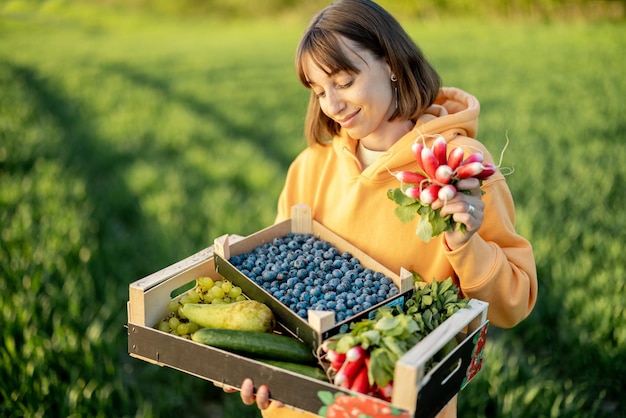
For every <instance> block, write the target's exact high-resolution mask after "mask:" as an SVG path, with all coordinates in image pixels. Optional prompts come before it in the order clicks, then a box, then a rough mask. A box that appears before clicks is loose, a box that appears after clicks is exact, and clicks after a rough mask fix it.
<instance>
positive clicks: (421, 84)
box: [241, 0, 537, 417]
mask: <svg viewBox="0 0 626 418" xmlns="http://www.w3.org/2000/svg"><path fill="white" fill-rule="evenodd" d="M296 68H297V73H298V76H299V78H300V80H301V82H302V83H303V84H304V85H305V87H307V88H309V89H310V90H311V98H310V102H309V108H308V113H307V117H306V135H307V140H308V144H309V146H308V147H307V148H306V149H305V150H304V151H303V152H302V153H301V154H300V155H299V156H298V157H297V158H296V159H295V161H294V162H293V164H292V165H291V167H290V169H289V172H288V175H287V179H286V183H285V186H284V189H283V191H282V194H281V196H280V199H279V202H278V216H277V221H282V220H284V219H287V218H289V216H290V208H291V207H292V206H293V205H295V204H298V203H301V202H304V203H306V204H307V205H308V206H310V207H311V208H312V212H313V217H314V218H315V219H316V220H317V221H319V222H321V223H322V224H323V225H325V226H326V227H327V228H329V229H331V230H333V231H334V232H336V233H338V234H339V235H341V236H342V237H343V238H344V239H346V240H347V241H349V242H351V243H352V244H353V245H355V246H356V247H358V248H360V249H361V250H363V251H365V253H367V254H369V255H370V256H371V257H372V258H374V259H375V260H377V261H379V262H381V263H382V264H384V265H386V266H387V267H389V268H390V269H391V270H392V271H400V268H401V267H404V268H406V269H408V270H413V271H416V272H417V273H419V274H420V275H421V276H422V277H423V278H424V279H425V280H427V281H430V280H445V279H446V278H448V277H451V276H452V277H454V279H455V280H456V281H457V283H458V284H459V286H460V288H461V290H462V292H463V293H464V295H465V296H467V297H469V298H477V299H480V300H483V301H486V302H489V314H488V315H489V319H490V321H491V324H493V325H495V326H498V327H512V326H514V325H516V324H518V323H519V322H520V321H522V320H523V319H524V318H525V317H526V316H527V315H528V314H529V313H530V311H531V310H532V308H533V306H534V304H535V300H536V296H537V278H536V267H535V261H534V257H533V252H532V247H531V245H530V243H529V242H528V241H527V240H526V239H524V238H523V237H521V236H519V235H518V234H517V233H516V232H515V227H514V212H515V209H514V204H513V200H512V197H511V194H510V192H509V189H508V186H507V184H506V182H505V179H504V177H503V176H502V174H501V173H500V172H496V174H495V175H493V176H492V177H490V178H489V180H487V181H485V182H484V183H483V184H482V186H481V185H480V184H479V182H478V180H474V179H471V180H466V181H463V182H462V183H461V184H460V185H459V187H460V188H463V189H465V190H467V191H468V192H469V193H467V194H465V193H458V194H457V195H456V197H454V198H453V199H451V200H448V201H447V202H445V204H444V202H441V201H437V202H435V203H434V204H433V207H435V208H438V207H441V214H442V215H443V216H445V215H448V214H451V215H452V216H453V218H454V220H455V221H457V222H459V223H463V224H464V225H465V229H466V231H465V232H461V231H454V232H444V233H443V234H441V235H439V236H438V237H436V238H434V239H432V240H430V241H429V242H428V243H426V242H424V241H422V240H421V239H420V238H419V237H418V236H416V234H415V225H413V226H411V225H407V224H403V223H402V222H400V221H399V220H398V219H397V218H396V217H395V216H394V215H393V213H394V209H395V203H394V202H393V201H391V200H389V199H388V198H387V197H386V192H387V190H388V189H393V188H396V187H398V181H397V180H396V179H395V178H394V177H393V176H392V174H391V173H393V172H397V171H400V170H413V171H415V170H416V169H417V165H416V161H415V158H414V157H413V154H412V152H411V146H412V144H413V143H414V142H415V141H416V139H418V138H421V139H423V140H425V141H426V145H430V142H432V138H433V136H434V135H442V136H444V137H445V138H446V140H447V143H448V149H451V148H452V147H455V146H461V147H463V148H464V149H466V150H467V151H468V152H476V151H480V152H482V153H483V154H484V156H485V160H486V161H488V162H493V159H492V157H491V155H490V154H489V152H488V151H487V150H486V149H485V147H484V146H483V145H482V144H481V143H480V142H478V141H477V140H476V139H475V136H476V133H477V126H478V120H477V118H478V114H479V103H478V101H477V100H476V98H474V97H473V96H471V95H470V94H468V93H466V92H463V91H461V90H459V89H455V88H442V87H441V81H440V78H439V76H438V74H437V73H436V71H435V70H434V69H433V68H432V67H431V66H430V64H429V63H428V62H427V61H426V60H425V59H424V56H423V55H422V53H421V51H420V50H419V48H418V47H417V46H416V45H415V44H414V43H413V41H412V40H411V38H410V37H409V36H408V35H407V34H406V32H405V31H404V30H403V29H402V28H401V26H400V25H399V23H398V22H397V21H396V20H395V19H394V18H393V17H392V16H391V15H390V14H388V13H387V12H386V11H385V10H384V9H382V8H381V7H380V6H378V5H377V4H375V3H373V2H371V1H368V0H340V1H337V2H336V3H334V4H331V5H330V6H328V7H327V8H326V9H324V10H322V11H321V12H320V13H319V14H318V15H317V16H316V17H315V18H314V19H313V20H312V22H311V24H310V26H309V28H308V29H307V31H306V32H305V34H304V36H303V38H302V40H301V42H300V45H299V47H298V50H297V55H296ZM258 383H259V384H261V385H259V388H258V391H257V393H256V396H255V395H254V393H253V386H254V383H253V382H252V381H251V380H250V379H246V381H244V383H243V386H242V390H241V397H242V400H243V402H244V403H246V404H253V403H255V402H256V403H257V405H258V406H259V408H261V409H262V410H263V415H264V416H265V417H278V416H280V417H291V416H305V415H308V414H305V415H301V414H302V413H301V412H294V411H292V410H289V409H287V408H280V406H281V405H280V403H279V402H271V403H270V402H269V397H268V395H269V389H268V388H267V386H265V385H262V383H263V382H258ZM440 416H446V417H449V416H456V398H454V399H453V400H452V401H451V402H450V404H448V406H447V407H446V408H444V410H443V411H442V412H441V413H440Z"/></svg>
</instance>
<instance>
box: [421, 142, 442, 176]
mask: <svg viewBox="0 0 626 418" xmlns="http://www.w3.org/2000/svg"><path fill="white" fill-rule="evenodd" d="M421 157H422V165H423V166H424V171H425V172H426V175H427V176H428V177H430V178H431V179H434V178H435V172H436V171H437V167H438V166H439V160H438V159H437V157H436V156H435V153H433V150H431V149H430V148H427V147H424V148H423V149H422V154H421Z"/></svg>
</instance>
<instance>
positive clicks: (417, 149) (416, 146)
mask: <svg viewBox="0 0 626 418" xmlns="http://www.w3.org/2000/svg"><path fill="white" fill-rule="evenodd" d="M423 149H424V144H422V143H421V142H415V143H413V145H412V146H411V152H413V156H414V157H415V161H417V163H418V164H419V166H420V168H421V169H422V170H424V164H422V150H423Z"/></svg>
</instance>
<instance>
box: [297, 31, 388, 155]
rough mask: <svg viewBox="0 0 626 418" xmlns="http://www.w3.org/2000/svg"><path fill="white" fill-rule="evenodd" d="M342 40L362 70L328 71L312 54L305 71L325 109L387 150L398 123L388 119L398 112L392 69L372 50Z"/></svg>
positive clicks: (347, 127) (375, 147) (373, 144)
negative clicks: (320, 65)
mask: <svg viewBox="0 0 626 418" xmlns="http://www.w3.org/2000/svg"><path fill="white" fill-rule="evenodd" d="M339 39H340V41H341V42H340V43H341V44H342V49H343V52H344V54H345V55H346V57H347V58H348V59H350V61H352V63H353V65H354V66H355V67H356V68H357V69H358V70H359V72H358V73H355V74H353V73H348V72H346V71H339V72H336V73H331V74H328V72H327V71H325V70H324V69H322V68H320V67H319V66H318V64H317V63H316V62H315V61H314V60H313V59H312V58H311V57H310V56H308V57H305V60H304V71H305V74H306V76H307V79H308V81H309V84H310V86H311V89H312V90H313V93H314V94H315V95H316V96H317V99H318V100H319V104H320V107H321V110H322V112H324V114H325V115H326V116H328V117H329V118H331V119H333V120H334V121H335V122H337V123H339V124H340V125H341V126H342V128H343V129H344V130H346V132H347V133H348V135H350V136H351V137H352V138H355V139H360V140H361V141H362V142H363V145H365V146H366V147H367V148H369V149H372V150H386V149H387V148H389V147H390V146H391V145H392V144H393V142H395V141H396V140H397V139H398V138H394V137H393V135H390V134H391V133H392V132H393V129H394V125H396V124H397V122H396V123H394V122H389V121H388V119H389V117H390V116H391V115H392V114H393V112H394V111H395V95H394V91H393V88H392V82H391V75H392V73H391V69H390V67H389V65H388V64H387V63H386V62H385V61H383V60H380V59H379V58H377V57H375V56H374V55H373V54H372V53H371V52H370V51H368V50H364V49H362V50H358V49H357V47H356V44H355V43H354V42H351V41H349V40H348V39H346V38H342V37H339ZM356 51H358V53H357V52H356ZM326 70H328V69H326Z"/></svg>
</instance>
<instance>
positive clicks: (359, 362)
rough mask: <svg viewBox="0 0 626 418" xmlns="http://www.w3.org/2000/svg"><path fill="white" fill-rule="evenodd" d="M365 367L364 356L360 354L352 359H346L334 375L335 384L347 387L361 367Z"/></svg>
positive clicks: (350, 384)
mask: <svg viewBox="0 0 626 418" xmlns="http://www.w3.org/2000/svg"><path fill="white" fill-rule="evenodd" d="M364 367H365V357H364V356H361V357H359V358H357V359H356V360H354V361H348V359H346V362H345V363H343V366H341V368H340V369H339V371H337V374H336V375H335V384H336V385H338V386H343V387H348V388H350V386H352V383H353V382H354V378H355V377H356V375H357V374H358V373H359V371H360V370H361V369H363V368H364Z"/></svg>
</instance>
